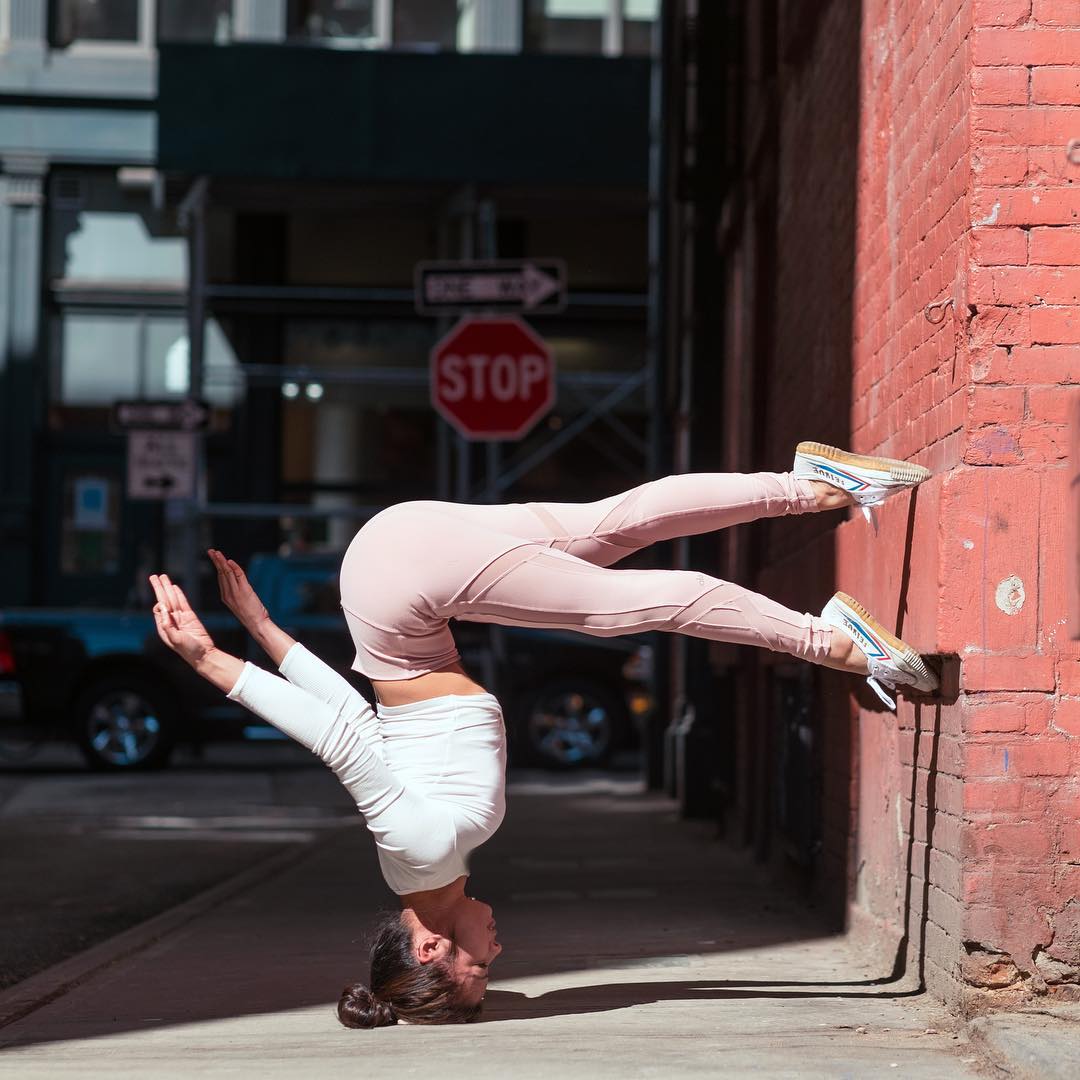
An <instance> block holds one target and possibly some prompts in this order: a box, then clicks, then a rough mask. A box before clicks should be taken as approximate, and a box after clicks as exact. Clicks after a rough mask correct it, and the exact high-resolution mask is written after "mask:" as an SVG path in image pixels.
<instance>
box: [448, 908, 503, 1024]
mask: <svg viewBox="0 0 1080 1080" xmlns="http://www.w3.org/2000/svg"><path fill="white" fill-rule="evenodd" d="M454 944H455V945H456V946H457V953H456V954H455V957H454V964H455V970H456V972H457V975H458V977H459V978H460V979H461V982H462V990H463V992H464V993H465V996H466V999H467V1000H468V1001H469V1002H470V1003H472V1002H474V1001H479V1000H480V999H481V998H482V997H483V996H484V992H485V991H486V990H487V984H488V975H489V972H490V969H491V964H492V962H493V961H494V960H495V957H497V956H498V955H499V953H501V952H502V946H501V945H500V944H499V942H498V941H497V940H496V930H495V918H494V916H493V915H492V912H491V907H490V905H488V904H485V903H484V902H483V901H481V900H474V899H473V898H472V897H469V896H467V897H465V901H464V903H463V904H462V905H461V907H460V909H459V911H458V917H457V919H456V920H455V922H454Z"/></svg>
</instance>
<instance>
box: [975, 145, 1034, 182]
mask: <svg viewBox="0 0 1080 1080" xmlns="http://www.w3.org/2000/svg"><path fill="white" fill-rule="evenodd" d="M971 172H972V176H973V181H974V185H975V186H976V187H980V188H984V187H1015V186H1016V185H1017V184H1022V183H1023V182H1024V181H1025V180H1026V179H1027V176H1028V151H1027V150H1026V149H1024V148H1022V147H1021V148H1020V149H1015V150H1014V149H1010V148H1009V147H1006V146H1000V145H995V146H980V147H979V148H978V149H977V150H976V151H974V153H972V155H971Z"/></svg>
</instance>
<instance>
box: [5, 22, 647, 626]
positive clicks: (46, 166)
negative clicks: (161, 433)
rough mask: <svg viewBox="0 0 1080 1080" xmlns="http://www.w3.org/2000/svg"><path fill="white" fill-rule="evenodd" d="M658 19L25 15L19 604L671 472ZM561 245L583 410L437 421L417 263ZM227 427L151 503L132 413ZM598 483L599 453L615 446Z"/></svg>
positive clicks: (17, 143)
mask: <svg viewBox="0 0 1080 1080" xmlns="http://www.w3.org/2000/svg"><path fill="white" fill-rule="evenodd" d="M655 14H656V12H655V5H654V4H650V3H647V2H645V3H643V2H627V3H625V4H624V3H618V4H613V3H610V2H608V0H602V2H596V0H591V2H590V0H539V2H538V0H528V2H523V3H520V4H507V3H501V2H492V0H475V2H472V3H468V4H460V3H457V2H450V3H442V4H438V3H435V4H432V3H426V2H425V3H419V2H415V0H370V2H359V0H356V2H354V0H307V2H291V3H286V2H285V0H259V2H257V3H256V2H253V0H206V2H202V3H187V2H184V3H180V2H179V0H128V2H121V3H113V4H108V3H103V2H99V0H58V2H57V3H55V4H51V5H50V4H43V3H40V2H38V0H2V2H0V95H2V96H3V103H2V107H0V160H2V174H0V184H2V192H0V195H2V198H0V343H2V349H0V402H2V404H0V410H2V412H0V439H2V440H3V454H2V457H3V464H2V465H0V515H2V528H0V547H2V552H0V554H2V557H0V566H2V567H3V569H2V570H0V603H3V604H5V605H13V604H26V603H45V604H69V603H79V604H88V603H93V604H101V605H107V606H117V605H123V604H138V603H141V602H142V601H143V600H144V599H145V597H144V589H143V585H142V581H143V579H144V577H145V573H146V571H147V570H148V569H150V567H151V566H152V565H163V566H168V567H170V568H171V570H172V572H174V573H177V574H180V575H181V576H191V574H192V573H193V572H194V571H193V553H194V552H197V551H199V550H201V549H202V548H204V547H205V546H206V545H207V544H208V543H211V542H212V543H215V544H218V545H220V546H222V547H224V548H226V549H227V550H232V551H235V552H236V553H237V557H238V558H246V557H247V556H248V555H249V554H251V553H252V552H253V551H255V550H260V549H261V550H267V549H270V550H273V549H279V548H281V547H283V546H284V547H286V548H288V549H291V550H297V549H301V548H304V547H314V546H319V547H328V548H335V549H340V548H341V547H343V546H344V544H345V543H346V542H347V540H348V538H349V536H350V535H351V533H352V531H353V530H355V528H356V527H357V526H358V524H359V522H360V521H362V520H363V518H364V517H365V516H366V515H369V514H370V513H372V512H374V511H375V510H376V509H378V508H379V507H380V506H383V505H386V504H388V503H390V502H396V501H400V500H402V499H408V498H430V497H440V496H441V497H447V498H449V497H459V498H470V499H472V498H491V497H499V498H513V497H552V498H553V497H559V496H561V497H598V496H600V495H602V494H605V493H608V492H609V491H611V490H617V489H618V488H620V487H628V486H631V485H632V484H634V483H638V482H640V480H641V479H642V478H643V477H644V475H645V470H646V468H647V462H648V458H649V438H650V435H649V419H648V417H649V411H650V406H649V402H648V400H647V399H648V394H649V391H648V383H649V377H648V372H647V370H646V369H648V368H649V364H650V360H649V356H648V350H647V342H646V323H647V281H648V274H649V269H648V241H647V215H648V199H647V178H648V153H649V143H648V140H649V132H648V110H649V80H650V60H649V56H648V52H649V48H650V41H651V35H652V27H653V24H654V22H655ZM534 257H554V258H557V259H561V260H563V261H564V262H565V264H566V268H567V290H566V293H567V295H566V304H565V307H564V308H563V309H562V310H561V311H557V312H552V313H549V314H546V315H544V316H543V317H540V316H538V317H536V318H535V319H534V320H533V322H534V325H535V326H536V328H537V329H538V330H539V331H540V332H541V333H542V334H543V335H544V337H545V339H546V340H547V342H548V343H549V345H550V346H551V347H552V349H553V352H554V354H555V359H556V364H557V368H558V371H559V377H558V378H559V383H558V385H559V393H558V398H557V404H556V406H555V408H554V409H553V411H552V412H551V414H549V415H548V416H547V417H545V418H544V420H543V422H542V423H541V424H540V425H539V426H538V427H537V428H536V429H535V430H534V431H533V432H532V433H531V434H530V435H529V436H528V438H526V439H525V440H524V441H523V442H521V443H516V444H507V445H503V446H495V445H491V446H488V447H484V446H482V445H472V444H469V443H466V442H464V440H460V439H457V438H456V437H454V436H453V435H452V433H451V432H450V430H449V428H448V427H447V425H446V424H444V423H443V422H442V421H439V420H438V419H437V418H436V415H435V413H434V411H433V410H432V408H431V406H430V401H429V390H428V375H427V364H428V354H429V352H430V350H431V348H432V346H433V344H434V343H435V342H436V341H437V340H438V338H439V336H440V335H441V334H442V333H444V332H445V331H446V330H447V329H448V326H449V322H448V320H446V319H445V318H444V319H441V320H440V319H438V318H434V317H430V316H427V315H421V314H418V313H417V311H416V310H415V305H414V295H413V276H414V270H415V267H416V264H417V263H419V262H421V261H424V260H430V259H435V258H444V259H447V258H448V259H459V258H464V259H479V258H487V259H490V258H508V259H528V258H534ZM189 396H194V397H197V398H199V399H201V400H203V401H205V402H206V403H207V404H209V406H210V407H211V409H212V419H211V422H210V426H209V429H208V431H207V432H206V434H205V436H202V437H200V439H201V443H202V449H201V460H200V462H199V465H198V472H199V477H198V489H197V494H196V498H195V499H194V500H193V501H191V500H178V499H168V500H141V499H133V498H129V497H128V494H127V490H126V479H125V472H126V444H125V439H124V436H123V435H122V434H121V433H118V431H117V430H116V428H115V426H114V425H113V424H112V422H111V411H112V406H113V404H114V403H115V402H116V401H120V400H130V399H143V400H145V399H158V400H160V399H174V400H182V399H184V398H185V397H189ZM583 461H584V462H586V463H587V467H584V468H583V467H582V462H583Z"/></svg>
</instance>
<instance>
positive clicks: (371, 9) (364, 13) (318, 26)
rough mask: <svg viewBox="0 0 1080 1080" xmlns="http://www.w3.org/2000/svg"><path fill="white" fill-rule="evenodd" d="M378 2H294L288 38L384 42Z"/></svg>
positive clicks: (355, 0)
mask: <svg viewBox="0 0 1080 1080" xmlns="http://www.w3.org/2000/svg"><path fill="white" fill-rule="evenodd" d="M384 6H385V3H382V4H381V3H380V2H379V0H291V3H290V4H289V36H290V37H306V38H347V39H352V40H354V41H359V42H364V43H372V44H374V43H378V42H380V41H381V40H382V38H383V36H384V35H383V33H382V32H381V31H382V27H381V26H380V25H379V22H380V14H381V12H380V9H381V8H383V7H384Z"/></svg>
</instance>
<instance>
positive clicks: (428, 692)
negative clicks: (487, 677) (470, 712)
mask: <svg viewBox="0 0 1080 1080" xmlns="http://www.w3.org/2000/svg"><path fill="white" fill-rule="evenodd" d="M371 685H372V686H373V687H374V688H375V694H376V696H377V697H378V699H379V701H380V702H381V703H382V704H383V705H391V706H393V705H413V704H415V703H416V702H417V701H427V700H429V699H430V698H437V697H445V696H446V695H447V694H459V695H465V694H483V693H486V691H485V690H484V688H483V687H482V686H481V685H480V684H479V683H478V682H477V681H476V680H475V679H473V678H471V677H470V676H469V674H468V673H467V672H466V671H465V669H464V668H463V667H462V666H461V664H459V663H454V664H451V665H450V666H449V667H445V668H442V669H441V670H440V671H429V672H428V673H427V674H426V675H417V676H416V678H415V679H395V680H392V681H387V680H385V679H372V681H371Z"/></svg>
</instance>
